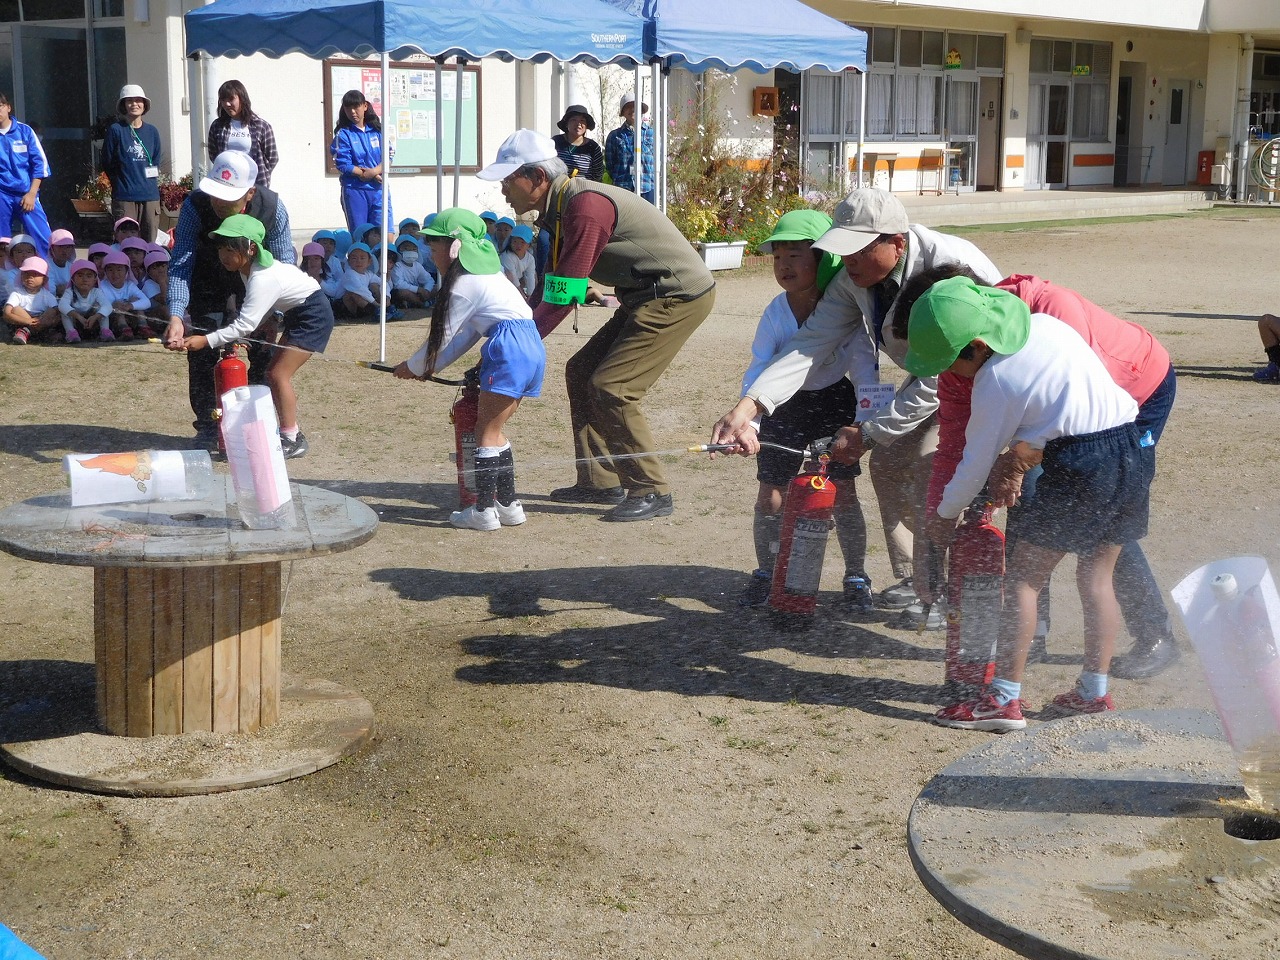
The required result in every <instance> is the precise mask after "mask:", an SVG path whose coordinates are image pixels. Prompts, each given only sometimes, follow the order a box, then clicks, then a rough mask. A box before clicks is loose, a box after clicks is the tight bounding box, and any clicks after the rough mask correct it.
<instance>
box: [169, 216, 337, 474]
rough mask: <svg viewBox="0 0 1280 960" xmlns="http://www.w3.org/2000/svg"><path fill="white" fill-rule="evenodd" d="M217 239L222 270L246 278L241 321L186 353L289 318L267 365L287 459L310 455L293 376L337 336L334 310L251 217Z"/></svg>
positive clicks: (232, 223) (191, 340)
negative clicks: (274, 318) (276, 253)
mask: <svg viewBox="0 0 1280 960" xmlns="http://www.w3.org/2000/svg"><path fill="white" fill-rule="evenodd" d="M211 236H213V237H215V238H216V239H217V243H218V259H219V260H220V261H221V262H222V265H223V266H224V267H226V268H227V269H228V270H230V271H232V272H233V273H239V274H240V275H241V276H242V277H243V278H244V288H245V295H244V303H242V304H241V305H240V314H239V316H238V317H236V319H235V321H234V322H232V323H230V324H228V325H227V326H225V327H222V328H220V329H218V330H214V331H213V332H211V333H208V334H196V335H195V336H190V337H187V338H185V339H184V340H183V342H182V349H183V350H204V349H209V348H212V349H215V350H216V349H218V348H219V347H221V346H223V345H224V344H227V343H230V342H232V341H234V340H236V339H237V338H238V337H245V336H248V335H249V334H251V333H252V332H253V331H254V330H256V329H258V327H259V326H261V324H262V323H263V321H265V320H267V319H269V318H270V316H271V315H272V314H273V313H274V312H277V311H279V312H283V313H284V324H283V330H282V333H281V336H280V346H281V347H283V348H285V349H278V350H276V351H275V353H274V354H273V355H272V357H271V360H270V362H269V363H268V364H267V384H268V385H269V386H270V387H271V398H272V399H273V400H274V401H275V406H276V413H277V415H278V416H279V419H280V444H281V446H282V447H283V448H284V455H285V457H286V458H293V457H301V456H303V455H304V454H305V453H306V452H307V448H308V444H307V438H306V437H305V436H303V435H302V431H301V430H300V429H299V428H298V395H297V393H296V392H295V391H294V389H293V375H294V374H295V373H297V372H298V369H299V368H300V367H301V366H302V365H303V364H304V363H306V362H307V360H308V359H310V357H311V354H312V353H320V352H323V350H324V348H325V347H326V346H327V345H328V343H329V335H330V334H331V333H332V332H333V310H332V309H331V308H330V306H329V298H328V297H326V296H325V295H324V294H323V293H322V292H321V290H320V284H318V283H316V281H315V280H314V279H313V278H312V277H309V276H307V275H306V274H305V273H303V272H302V271H301V270H299V269H298V268H297V267H295V266H294V265H293V264H291V263H281V262H279V261H278V260H276V259H275V258H274V257H272V256H271V254H270V252H268V251H267V250H266V249H265V248H264V246H263V240H264V238H265V236H266V227H264V226H263V225H262V222H261V221H260V220H258V219H256V218H254V217H251V216H248V215H247V214H242V213H238V214H236V215H234V216H231V217H228V218H227V219H226V220H224V221H222V226H220V227H219V228H218V229H217V230H214V231H213V233H212V234H211Z"/></svg>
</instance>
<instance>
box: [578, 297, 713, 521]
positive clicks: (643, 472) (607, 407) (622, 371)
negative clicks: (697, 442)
mask: <svg viewBox="0 0 1280 960" xmlns="http://www.w3.org/2000/svg"><path fill="white" fill-rule="evenodd" d="M715 302H716V291H715V289H714V288H712V289H711V290H709V291H707V292H706V293H704V294H703V295H702V296H700V297H698V299H696V300H689V301H686V300H677V299H675V298H673V297H668V298H666V299H662V300H653V301H650V302H649V303H646V304H645V305H644V306H642V307H639V308H638V309H636V310H630V309H628V308H627V307H621V308H619V309H618V311H617V312H616V313H615V314H614V315H613V316H612V317H610V318H609V320H608V321H607V322H606V323H605V325H604V326H603V327H601V328H600V329H599V330H597V331H596V333H595V336H593V337H592V338H591V339H590V340H588V341H587V343H586V345H585V346H584V347H583V348H582V349H581V350H579V351H578V352H577V353H575V354H574V355H573V356H572V357H570V358H569V362H568V363H567V364H565V368H564V378H565V384H566V385H567V387H568V393H569V414H570V418H571V420H572V423H573V438H574V440H573V442H574V450H575V451H576V456H577V457H578V458H579V459H580V461H581V462H579V463H578V480H577V482H578V485H579V486H583V487H596V488H599V489H604V488H608V487H617V486H621V487H624V488H625V489H626V490H627V491H628V492H629V494H630V495H631V496H633V497H643V496H644V495H646V494H649V493H658V494H665V493H670V492H671V488H670V486H668V484H667V481H666V478H665V477H664V475H663V471H662V465H661V464H660V463H659V461H658V457H656V456H653V455H649V456H640V457H635V458H634V459H631V456H632V455H633V454H652V451H653V450H654V449H655V443H654V439H653V433H652V432H651V431H650V429H649V423H648V421H647V420H645V417H644V413H643V411H641V409H640V402H641V401H642V400H644V397H645V394H646V393H648V392H649V388H650V387H652V386H653V384H654V383H655V382H657V379H658V377H660V376H662V372H663V371H664V370H666V369H667V367H668V366H669V365H670V364H671V361H672V360H673V359H675V355H676V354H677V353H679V352H680V348H681V347H683V346H684V344H685V341H686V340H688V339H689V337H690V336H692V335H693V331H695V330H697V329H698V327H699V325H700V324H701V323H702V321H703V320H705V319H706V318H707V317H708V316H709V315H710V313H711V308H712V307H714V306H715Z"/></svg>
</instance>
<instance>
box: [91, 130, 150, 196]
mask: <svg viewBox="0 0 1280 960" xmlns="http://www.w3.org/2000/svg"><path fill="white" fill-rule="evenodd" d="M160 154H161V150H160V131H159V130H157V129H156V128H155V127H153V126H152V125H151V124H149V123H147V122H146V121H145V120H144V121H143V122H142V126H141V127H139V128H137V129H136V130H135V129H134V128H133V127H131V126H129V124H128V123H125V122H124V121H123V120H119V121H116V122H115V123H113V124H112V125H111V126H109V127H108V128H107V136H106V138H105V139H104V140H103V142H102V169H103V170H105V171H106V173H107V178H108V179H109V180H110V181H111V199H112V200H127V201H129V202H131V203H145V202H146V201H148V200H159V199H160V179H159V177H148V176H147V167H158V166H160Z"/></svg>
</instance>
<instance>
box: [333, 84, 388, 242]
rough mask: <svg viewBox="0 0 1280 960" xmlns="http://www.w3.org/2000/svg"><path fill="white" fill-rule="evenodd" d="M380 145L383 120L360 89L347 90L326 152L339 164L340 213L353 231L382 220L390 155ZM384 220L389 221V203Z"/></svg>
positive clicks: (381, 143)
mask: <svg viewBox="0 0 1280 960" xmlns="http://www.w3.org/2000/svg"><path fill="white" fill-rule="evenodd" d="M383 146H384V145H383V134H382V121H381V120H379V119H378V114H377V113H376V112H374V109H373V104H371V103H370V102H369V101H368V100H366V99H365V96H364V94H363V93H361V92H360V91H359V90H348V91H347V92H346V93H344V94H343V95H342V106H341V107H340V108H339V110H338V122H337V124H336V125H335V126H334V128H333V141H332V142H331V143H330V144H329V153H330V154H331V155H332V157H333V164H334V166H335V167H337V168H338V174H339V179H338V182H339V184H340V185H341V188H342V196H341V201H342V213H343V215H344V216H345V217H346V218H347V229H348V230H350V231H352V232H353V233H354V232H355V229H356V227H357V226H359V225H360V224H362V223H376V224H381V223H382V177H383V174H384V173H385V172H386V169H385V167H386V164H385V163H384V162H383V157H384V156H388V157H389V156H390V155H391V151H390V150H387V151H385V152H384V150H383ZM388 199H389V198H388ZM387 221H388V222H392V216H391V209H390V205H389V204H388V209H387Z"/></svg>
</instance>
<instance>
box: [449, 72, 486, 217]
mask: <svg viewBox="0 0 1280 960" xmlns="http://www.w3.org/2000/svg"><path fill="white" fill-rule="evenodd" d="M466 62H467V61H466V60H465V59H463V58H462V57H459V58H458V73H457V76H456V78H455V79H454V84H453V205H454V206H455V207H456V206H458V188H459V181H461V180H462V82H463V81H464V80H465V79H466V73H465V64H466ZM476 159H477V161H478V160H479V159H480V158H479V157H477V158H476Z"/></svg>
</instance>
